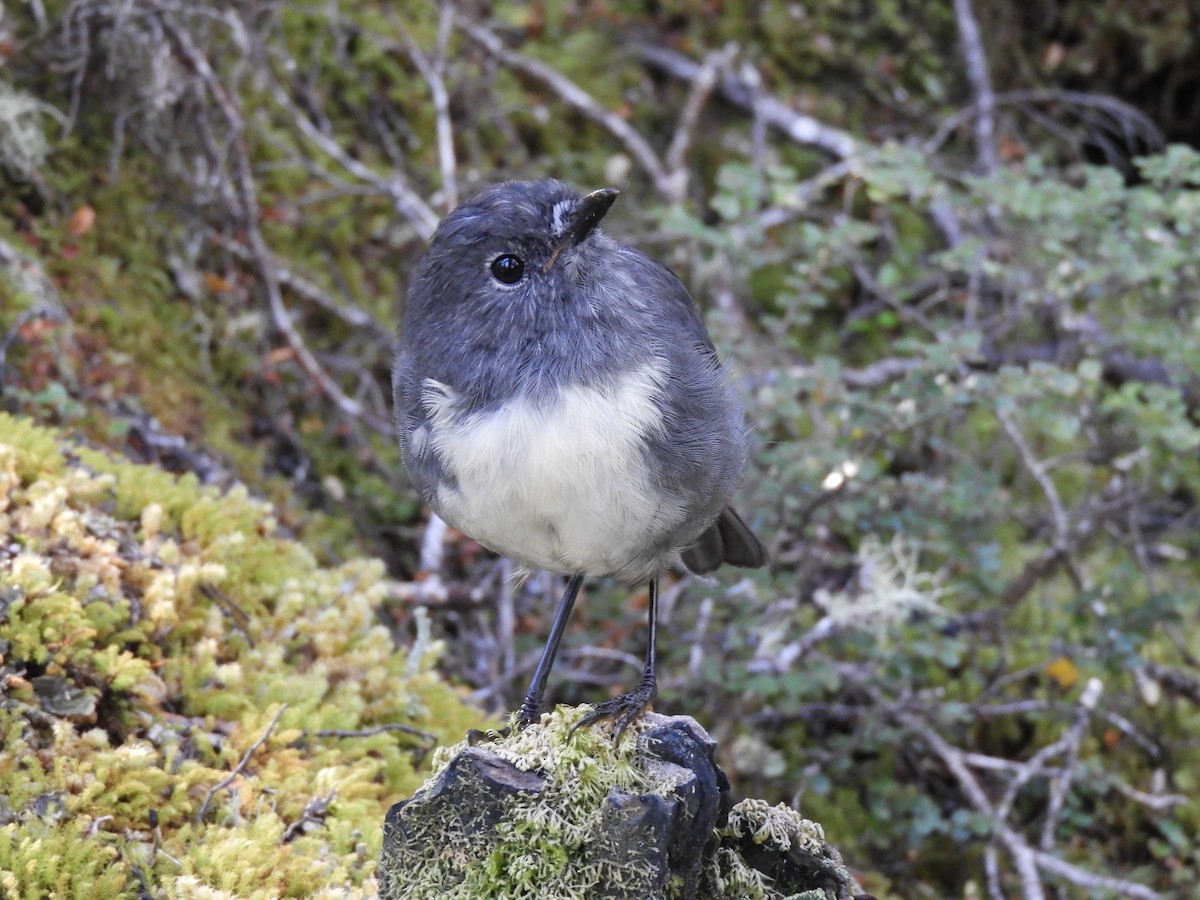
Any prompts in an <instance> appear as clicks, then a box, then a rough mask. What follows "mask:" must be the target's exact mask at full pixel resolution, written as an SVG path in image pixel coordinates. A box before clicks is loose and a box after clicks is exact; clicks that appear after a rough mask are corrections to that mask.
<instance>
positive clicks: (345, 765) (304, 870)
mask: <svg viewBox="0 0 1200 900" xmlns="http://www.w3.org/2000/svg"><path fill="white" fill-rule="evenodd" d="M276 530H277V529H276V525H275V512H274V510H273V509H272V508H271V507H270V506H269V505H267V504H265V503H263V502H261V501H257V500H254V499H252V498H250V497H249V496H248V494H247V493H246V491H245V490H244V489H240V488H239V489H233V490H230V491H226V492H223V493H222V492H218V491H216V490H213V489H209V488H201V487H200V486H199V485H198V484H197V483H196V481H195V479H194V478H191V477H185V478H178V479H177V478H174V477H171V476H169V475H166V474H164V473H162V472H160V471H157V470H155V469H153V468H150V467H146V466H136V465H131V464H129V463H126V462H121V461H118V460H114V459H111V458H109V457H107V456H105V455H104V454H102V453H99V452H96V451H94V450H89V449H87V448H81V447H77V446H74V445H73V444H71V443H70V442H69V441H68V440H67V439H66V438H65V437H64V436H62V435H61V434H58V433H56V432H53V431H51V430H48V429H44V428H40V427H36V426H33V425H31V424H30V423H29V422H28V421H27V420H24V419H20V418H15V417H12V416H9V415H6V414H0V533H4V534H7V535H9V536H10V537H9V543H8V544H7V547H6V549H5V550H4V551H2V552H0V603H3V604H4V606H5V607H6V610H5V616H4V621H3V625H2V626H0V654H2V657H0V665H2V668H0V672H2V673H3V675H4V676H5V678H6V679H7V686H8V698H9V699H8V702H7V704H6V705H5V706H4V708H3V709H0V734H2V735H3V739H4V746H5V749H6V753H5V754H4V758H3V761H2V762H0V799H3V800H4V801H5V805H4V806H3V809H4V810H7V812H6V815H5V816H4V818H3V819H0V821H5V820H6V821H7V824H5V826H4V828H3V830H2V831H0V885H3V886H4V891H3V892H4V893H5V896H9V895H11V896H14V897H42V896H50V895H53V896H62V897H73V896H77V895H78V896H89V897H90V896H103V897H121V896H136V894H137V892H138V891H139V890H140V889H142V888H143V881H144V883H145V884H148V885H150V886H151V887H153V888H156V889H160V888H161V889H162V890H165V891H166V892H167V893H168V895H171V896H176V895H180V896H182V895H185V894H184V893H179V892H186V891H193V893H192V894H187V895H190V896H195V895H199V894H196V893H195V891H198V890H200V889H201V888H211V889H213V890H216V891H223V892H225V893H223V894H211V896H223V897H238V898H250V897H278V896H314V895H317V894H318V892H320V891H321V890H323V889H326V888H329V887H330V886H337V887H340V888H344V889H345V891H346V892H347V893H346V894H345V896H358V895H360V894H362V893H363V892H365V891H369V888H370V884H371V877H372V874H373V868H374V858H375V854H376V853H377V851H378V849H379V843H380V828H381V826H382V821H383V816H384V813H385V812H386V810H387V808H388V807H389V806H390V805H391V804H392V803H393V802H395V801H396V800H398V799H400V798H401V797H403V796H405V795H407V794H409V793H411V792H412V791H413V790H414V789H415V788H416V787H417V786H418V784H419V783H420V781H421V775H420V772H419V768H420V767H419V761H420V759H421V758H423V755H424V751H425V750H426V749H427V748H428V746H429V744H430V743H431V742H432V741H434V740H437V741H443V742H444V741H447V740H453V739H455V738H457V737H458V736H459V735H461V734H462V733H463V732H464V731H465V730H466V729H468V728H469V727H471V726H473V725H478V724H479V718H480V717H479V714H478V713H477V712H475V711H474V710H471V709H470V708H468V707H466V706H465V705H463V704H462V703H461V702H460V700H459V699H458V697H457V696H456V695H455V693H454V692H453V691H452V690H451V689H450V688H448V687H447V686H446V685H444V684H442V683H441V682H439V681H438V679H437V678H436V677H435V676H434V675H433V674H432V673H431V672H430V671H429V665H430V663H431V662H432V657H433V656H434V655H435V654H433V653H431V652H430V651H431V650H436V648H430V647H427V646H423V645H419V646H416V647H414V648H413V649H412V650H411V651H410V652H409V653H408V654H405V653H402V652H397V651H396V648H395V647H394V645H393V643H392V640H391V638H390V636H389V634H388V632H387V631H386V629H384V628H383V627H382V625H380V624H379V623H378V621H377V618H376V613H377V610H378V608H379V606H380V604H381V603H382V601H383V600H384V598H385V596H386V595H387V592H388V584H387V582H386V581H385V580H384V573H383V567H382V565H381V564H380V563H379V562H377V561H374V560H353V561H350V562H347V563H345V564H344V565H342V566H339V567H337V568H324V567H321V566H320V565H318V564H317V563H316V562H315V560H314V559H313V556H312V554H311V553H309V552H308V551H307V550H305V549H304V548H303V547H302V546H301V545H299V544H297V543H295V542H293V541H290V540H285V539H282V538H279V537H276V536H275V532H276ZM395 724H399V725H403V726H406V727H407V728H409V729H416V730H417V732H418V733H420V732H424V733H427V734H428V735H429V739H428V740H425V739H420V740H417V739H414V738H412V737H410V736H409V734H411V732H405V731H396V730H391V731H388V730H386V726H389V725H395ZM334 732H336V734H334ZM360 732H365V733H362V734H359V733H360ZM322 807H324V808H322ZM313 809H318V810H319V812H318V813H313V812H312V810H313ZM289 827H291V831H290V832H289V831H288V829H289ZM285 833H287V834H288V839H287V840H286V842H285V841H284V840H283V836H284V834H285ZM189 885H190V887H188V886H189Z"/></svg>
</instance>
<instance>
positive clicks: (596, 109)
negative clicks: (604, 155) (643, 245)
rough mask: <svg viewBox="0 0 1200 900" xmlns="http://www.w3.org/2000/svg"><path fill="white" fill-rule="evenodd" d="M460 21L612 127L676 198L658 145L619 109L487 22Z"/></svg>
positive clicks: (493, 51) (489, 47) (516, 67)
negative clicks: (511, 44) (513, 46)
mask: <svg viewBox="0 0 1200 900" xmlns="http://www.w3.org/2000/svg"><path fill="white" fill-rule="evenodd" d="M458 21H459V25H460V26H461V28H462V30H463V31H464V32H466V33H467V35H468V36H469V37H470V38H471V40H473V41H475V43H477V44H479V46H480V47H482V48H483V49H484V50H485V51H487V53H489V54H490V55H491V56H493V57H494V58H495V59H497V60H499V61H500V62H502V63H503V64H504V65H506V66H508V68H510V69H512V70H513V71H515V72H520V73H521V74H522V75H524V76H526V77H527V78H532V79H533V80H535V81H537V82H539V83H541V84H543V85H545V86H546V87H548V88H549V89H550V90H551V91H553V92H554V93H555V94H557V95H558V97H559V99H561V100H562V101H563V102H564V103H566V104H567V105H569V106H571V107H573V108H574V109H575V110H577V111H578V112H579V113H581V114H582V115H583V116H584V117H585V118H587V119H590V120H591V121H593V122H595V123H596V124H597V125H599V126H601V127H602V128H604V129H605V130H606V131H608V132H609V134H611V135H612V136H613V137H615V138H616V139H617V140H618V141H620V142H621V143H622V144H623V145H624V147H625V149H626V151H627V152H628V153H629V155H630V156H632V157H633V158H634V159H635V160H637V162H638V164H639V165H640V166H641V167H642V168H643V169H645V170H646V174H648V175H649V176H650V180H651V181H652V182H653V183H654V186H655V189H656V190H657V191H658V193H659V194H660V195H662V197H663V198H664V199H667V200H670V199H671V198H672V196H673V194H674V190H673V189H672V186H671V177H670V173H669V172H668V171H667V169H666V167H665V166H664V165H663V162H662V160H661V159H659V157H658V154H657V153H656V152H655V151H654V148H653V147H651V146H650V144H649V142H648V141H647V140H646V139H645V138H644V137H642V136H641V134H639V133H638V131H637V129H635V128H634V127H633V126H632V125H630V124H629V123H628V122H627V121H625V120H624V119H623V118H621V117H620V116H619V115H617V114H616V113H615V112H612V111H611V110H608V109H605V108H604V107H603V106H601V105H600V104H599V103H597V102H596V99H595V98H594V97H593V96H592V95H591V94H589V93H588V92H587V91H585V90H584V89H583V88H581V87H580V86H579V85H577V84H576V83H575V82H573V81H572V80H571V79H569V78H567V77H566V76H565V75H563V74H562V73H561V72H559V71H558V70H557V69H554V68H552V67H551V66H548V65H546V64H545V63H543V62H541V61H539V60H536V59H533V58H531V57H528V56H523V55H522V54H520V53H517V52H516V51H513V50H509V49H508V48H507V47H505V46H504V43H503V42H502V41H501V40H500V38H499V37H498V36H497V35H496V33H495V32H493V31H491V30H490V29H488V28H485V27H484V26H483V25H480V24H478V23H476V22H470V21H467V20H465V19H462V18H460V19H459V20H458Z"/></svg>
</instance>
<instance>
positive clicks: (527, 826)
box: [379, 707, 853, 900]
mask: <svg viewBox="0 0 1200 900" xmlns="http://www.w3.org/2000/svg"><path fill="white" fill-rule="evenodd" d="M584 711H586V707H585V708H581V709H569V708H559V709H558V710H556V711H555V712H554V713H552V714H550V715H548V716H545V717H543V721H542V723H541V724H537V725H533V726H531V727H529V728H527V729H526V730H524V731H522V732H520V733H517V734H509V735H504V736H502V735H498V734H495V733H493V734H490V735H488V736H487V738H489V739H488V740H485V741H482V742H478V743H475V744H473V745H472V744H470V743H468V742H463V743H460V744H458V745H456V746H454V747H449V748H443V749H441V750H439V751H438V756H437V758H436V759H435V762H434V773H433V776H432V777H431V778H430V779H429V781H427V782H426V783H425V785H424V786H422V788H421V789H420V790H419V791H418V792H417V793H416V795H415V796H414V797H413V798H412V799H411V800H408V801H406V802H404V803H399V804H397V805H396V806H395V807H393V809H392V810H391V812H390V813H389V814H388V820H387V824H386V826H385V834H384V846H383V854H382V858H381V859H380V864H379V879H380V896H381V898H383V900H399V898H406V900H426V898H428V900H433V898H439V900H440V898H451V900H455V898H457V900H480V898H489V900H510V898H511V900H517V898H539V900H557V898H564V900H565V898H580V900H582V898H589V900H635V898H636V900H684V898H687V900H691V898H697V900H844V898H850V897H852V896H853V880H852V878H851V877H850V874H849V872H848V871H847V870H846V868H845V866H844V865H843V864H842V862H841V858H840V857H839V855H838V853H837V851H836V850H834V849H833V848H832V847H830V846H829V845H828V844H827V843H825V840H824V835H823V833H822V831H821V828H820V826H819V825H816V824H815V823H812V822H809V821H807V820H805V819H803V818H802V817H801V816H800V815H799V814H798V813H796V812H795V811H794V810H791V809H788V808H787V807H784V806H782V805H780V806H776V807H771V806H769V805H768V804H767V803H766V802H764V801H761V800H744V801H742V802H741V803H739V804H737V805H736V806H733V807H732V808H730V805H729V784H728V782H727V780H726V779H725V776H724V773H722V772H721V770H720V769H719V768H718V767H717V766H716V765H715V763H714V762H713V750H714V749H715V742H713V741H712V739H711V738H709V737H708V735H707V734H706V733H705V732H704V730H703V729H702V728H701V727H700V726H699V725H698V724H696V722H695V721H694V720H692V719H689V718H685V717H674V718H667V717H665V716H659V715H653V714H651V715H647V716H646V717H644V718H643V720H642V721H640V722H639V723H638V724H637V725H636V726H635V727H633V728H630V729H629V731H628V732H627V733H626V734H625V736H624V737H622V739H621V741H620V742H619V743H617V744H615V745H614V744H613V742H612V731H611V727H610V726H608V725H601V726H599V727H596V728H589V729H580V730H579V731H576V732H574V733H573V734H572V733H571V726H572V725H573V724H574V723H575V722H576V721H578V720H579V718H580V716H581V715H582V714H583V712H584Z"/></svg>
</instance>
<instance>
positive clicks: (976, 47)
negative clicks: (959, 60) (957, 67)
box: [954, 0, 997, 175]
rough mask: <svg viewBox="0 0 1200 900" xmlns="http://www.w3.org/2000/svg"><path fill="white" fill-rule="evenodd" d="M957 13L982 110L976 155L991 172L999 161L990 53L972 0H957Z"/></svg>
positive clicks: (977, 123)
mask: <svg viewBox="0 0 1200 900" xmlns="http://www.w3.org/2000/svg"><path fill="white" fill-rule="evenodd" d="M954 16H955V18H956V19H957V20H958V38H959V41H960V42H961V43H962V51H963V58H964V59H965V61H966V64H967V78H968V79H970V81H971V87H972V89H973V90H974V91H975V104H976V107H977V109H978V110H979V114H978V115H977V116H976V117H975V153H976V158H977V159H978V160H979V168H980V169H982V170H983V173H984V174H985V175H991V174H992V173H993V172H995V171H996V162H997V160H996V94H995V92H994V91H993V90H992V79H991V76H990V75H989V74H988V66H987V56H986V55H985V54H984V52H983V38H982V37H981V36H980V34H979V22H978V21H977V20H976V19H975V13H974V11H972V9H971V0H954Z"/></svg>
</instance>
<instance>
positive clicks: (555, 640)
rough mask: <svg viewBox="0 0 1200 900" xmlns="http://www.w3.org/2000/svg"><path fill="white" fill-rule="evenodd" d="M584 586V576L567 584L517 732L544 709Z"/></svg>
mask: <svg viewBox="0 0 1200 900" xmlns="http://www.w3.org/2000/svg"><path fill="white" fill-rule="evenodd" d="M582 586H583V576H582V575H572V576H571V580H570V581H568V582H567V589H566V590H565V591H563V596H562V599H561V600H560V601H558V610H557V611H556V612H555V613H554V622H553V623H552V624H551V625H550V636H549V637H548V638H546V646H545V648H544V649H543V650H542V658H541V659H539V660H538V664H537V669H536V670H535V671H534V673H533V680H532V681H531V682H529V691H528V693H526V694H525V700H524V701H523V702H522V703H521V708H520V709H519V710H517V730H518V731H520V730H523V729H524V728H525V727H526V726H528V725H529V724H530V723H531V722H533V720H534V719H535V718H537V714H538V713H539V712H541V709H542V694H544V693H545V692H546V679H547V678H549V677H550V670H551V669H552V668H553V667H554V657H555V656H557V655H558V645H559V644H560V643H562V637H563V632H564V631H566V630H567V620H569V619H570V618H571V608H572V607H573V606H574V605H575V598H576V597H578V596H579V588H580V587H582Z"/></svg>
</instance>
